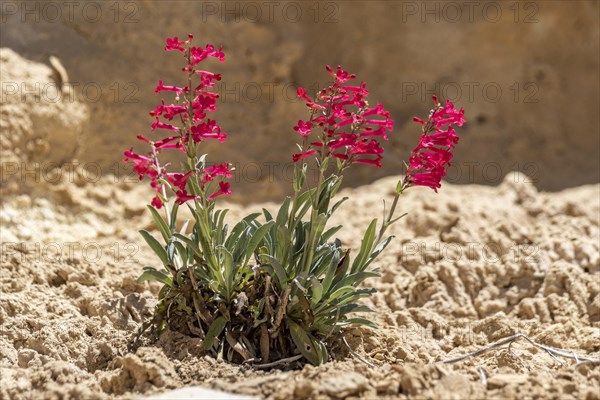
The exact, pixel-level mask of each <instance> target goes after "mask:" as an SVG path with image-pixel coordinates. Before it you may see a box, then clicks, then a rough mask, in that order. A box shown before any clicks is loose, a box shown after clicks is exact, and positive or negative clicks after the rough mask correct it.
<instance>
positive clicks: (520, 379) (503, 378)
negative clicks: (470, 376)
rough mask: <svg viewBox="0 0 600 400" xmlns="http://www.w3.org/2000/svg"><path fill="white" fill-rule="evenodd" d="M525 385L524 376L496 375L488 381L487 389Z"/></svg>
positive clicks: (525, 377)
mask: <svg viewBox="0 0 600 400" xmlns="http://www.w3.org/2000/svg"><path fill="white" fill-rule="evenodd" d="M526 383H527V376H526V375H518V374H496V375H493V376H491V377H490V378H489V379H488V389H499V388H503V387H504V386H507V385H524V384H526Z"/></svg>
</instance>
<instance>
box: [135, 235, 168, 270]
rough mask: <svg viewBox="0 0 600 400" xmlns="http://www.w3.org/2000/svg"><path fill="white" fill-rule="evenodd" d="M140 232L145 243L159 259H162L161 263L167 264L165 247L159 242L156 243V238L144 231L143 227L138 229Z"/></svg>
mask: <svg viewBox="0 0 600 400" xmlns="http://www.w3.org/2000/svg"><path fill="white" fill-rule="evenodd" d="M140 234H141V235H142V237H143V238H144V240H145V241H146V243H148V245H149V246H150V248H151V249H152V250H153V251H154V252H155V253H156V255H157V256H158V258H160V261H162V263H163V264H164V265H165V266H167V265H169V259H168V257H167V252H166V250H165V248H164V247H163V246H162V245H161V244H160V243H158V240H156V239H155V238H154V236H152V235H151V234H150V233H149V232H148V231H145V230H143V229H142V230H141V231H140Z"/></svg>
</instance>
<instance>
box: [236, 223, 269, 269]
mask: <svg viewBox="0 0 600 400" xmlns="http://www.w3.org/2000/svg"><path fill="white" fill-rule="evenodd" d="M273 224H274V222H273V221H269V222H267V223H266V224H264V225H262V226H261V227H260V228H258V229H257V230H256V232H254V235H252V238H251V239H250V242H249V243H248V246H247V247H246V252H245V254H244V261H243V263H242V265H243V266H246V265H247V264H248V261H249V260H250V256H251V255H252V254H253V253H254V251H255V250H256V248H257V247H258V245H259V244H260V242H261V241H262V240H263V238H264V237H265V235H266V234H267V232H269V229H271V226H273Z"/></svg>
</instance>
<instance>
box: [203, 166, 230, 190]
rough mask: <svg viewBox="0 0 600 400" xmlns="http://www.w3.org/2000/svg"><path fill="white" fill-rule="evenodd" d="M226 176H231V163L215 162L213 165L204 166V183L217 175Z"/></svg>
mask: <svg viewBox="0 0 600 400" xmlns="http://www.w3.org/2000/svg"><path fill="white" fill-rule="evenodd" d="M218 176H224V177H226V178H231V177H232V175H231V171H230V170H229V164H227V163H225V164H215V165H213V166H212V167H208V168H204V177H203V178H202V185H205V184H206V183H208V182H212V181H213V180H214V179H215V178H216V177H218Z"/></svg>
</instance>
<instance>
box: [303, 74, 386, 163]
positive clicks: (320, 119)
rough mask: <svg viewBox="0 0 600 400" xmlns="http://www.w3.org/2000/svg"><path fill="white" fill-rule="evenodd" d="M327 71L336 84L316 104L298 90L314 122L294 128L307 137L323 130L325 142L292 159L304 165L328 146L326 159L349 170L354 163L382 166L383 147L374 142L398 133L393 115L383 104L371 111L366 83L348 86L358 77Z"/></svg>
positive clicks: (304, 90)
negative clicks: (317, 129) (387, 132)
mask: <svg viewBox="0 0 600 400" xmlns="http://www.w3.org/2000/svg"><path fill="white" fill-rule="evenodd" d="M326 69H327V71H328V72H329V74H331V75H332V76H333V77H334V78H335V81H334V82H333V83H332V84H331V85H330V86H328V87H327V88H325V89H323V90H321V91H320V92H319V94H318V95H317V97H316V99H315V100H313V99H311V98H310V97H308V95H307V94H306V89H304V88H302V87H300V88H298V93H297V94H298V97H299V98H301V99H303V100H304V101H305V102H306V106H307V107H308V108H310V109H311V120H310V121H309V122H303V121H298V125H297V126H295V127H294V130H295V131H296V132H298V133H299V134H300V135H302V136H303V137H306V136H308V135H309V134H310V133H311V132H313V131H314V128H315V127H319V128H321V129H322V131H323V134H324V135H323V137H322V140H321V141H318V142H313V143H311V144H310V146H309V148H306V149H303V151H302V152H301V153H298V154H294V155H293V156H292V159H293V160H294V162H297V161H300V160H302V159H304V158H306V157H308V156H310V155H313V154H316V153H317V150H316V148H322V147H323V146H326V147H327V149H326V151H325V153H324V155H325V156H327V155H331V156H332V157H335V158H338V159H340V160H344V164H345V166H348V165H350V164H352V163H354V162H358V163H363V164H370V165H375V166H378V167H379V166H381V159H382V153H383V147H381V145H380V143H379V142H378V141H377V140H375V139H372V138H382V139H383V140H388V136H387V134H386V131H392V130H393V129H394V121H393V120H392V119H391V118H390V113H389V112H388V111H386V110H385V109H384V107H383V105H381V104H377V106H376V107H368V103H367V100H366V99H367V96H368V95H369V91H368V90H367V89H366V84H365V83H364V82H362V83H361V84H360V85H358V86H356V85H354V86H350V85H345V83H346V82H348V81H350V80H352V79H354V78H356V75H354V74H350V73H348V72H347V71H344V70H343V69H342V68H341V67H340V66H338V67H337V69H336V71H334V70H333V69H332V68H331V67H329V66H326ZM367 117H368V118H367ZM363 156H367V157H363ZM369 156H374V158H372V157H369Z"/></svg>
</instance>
